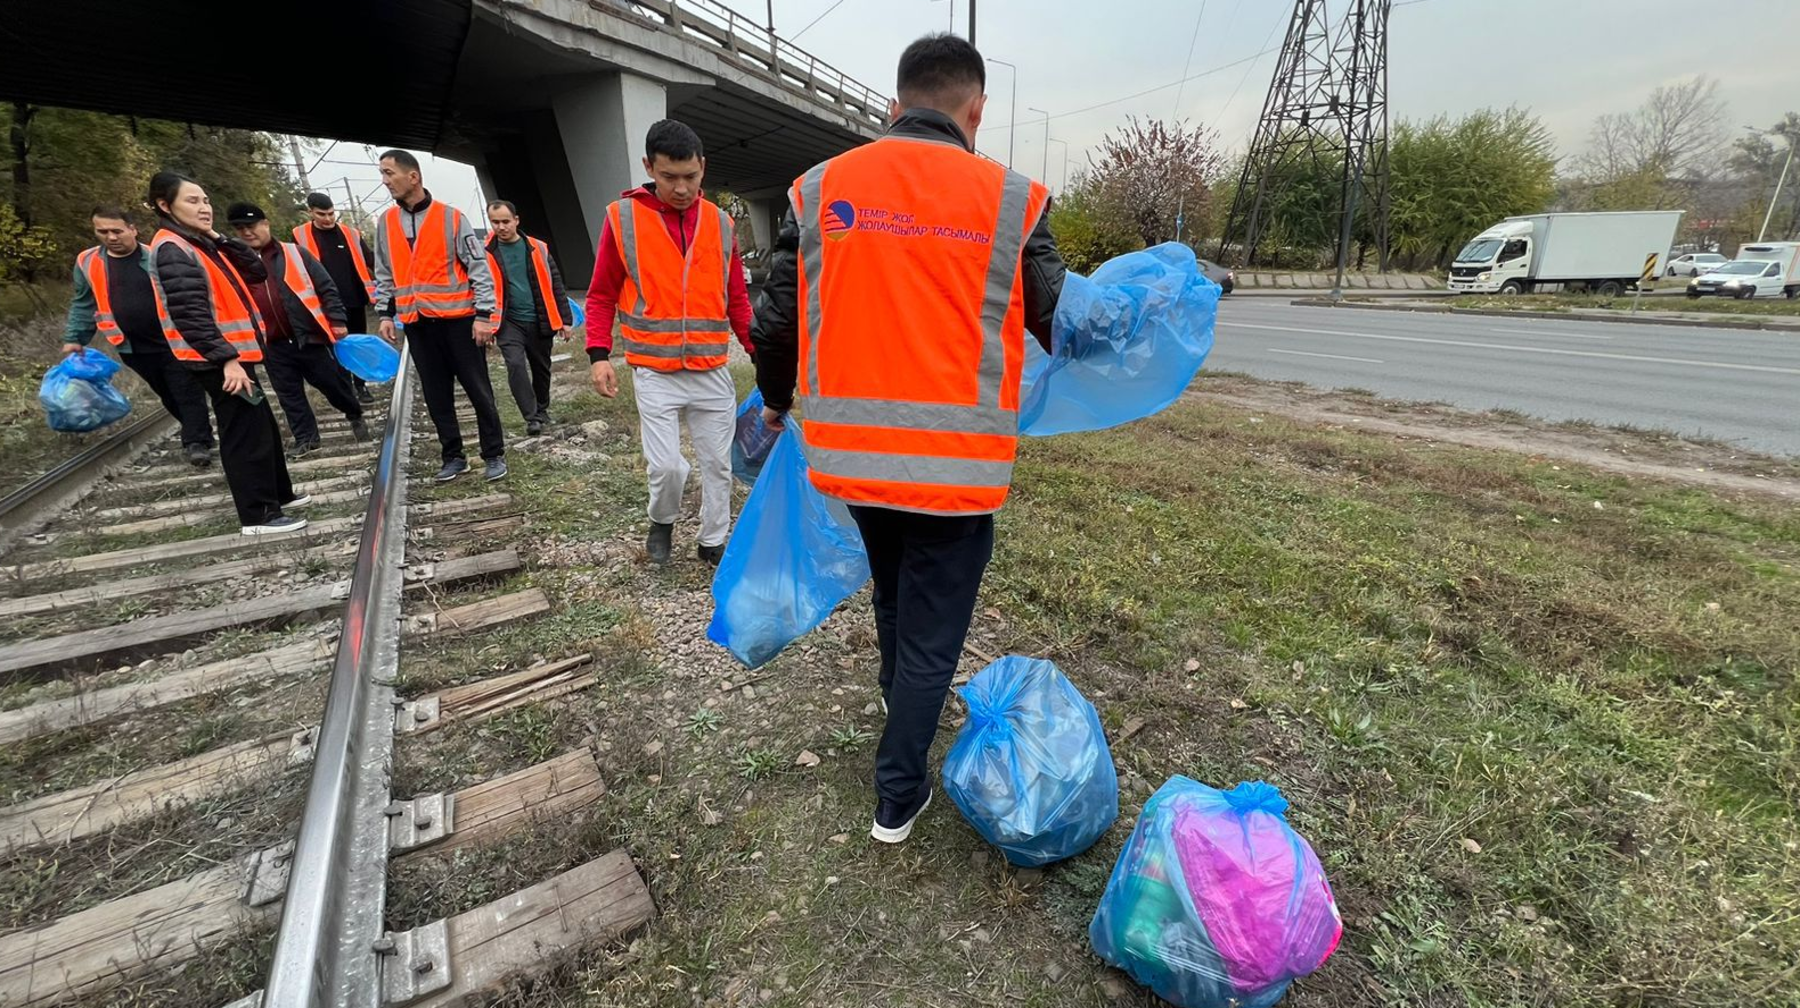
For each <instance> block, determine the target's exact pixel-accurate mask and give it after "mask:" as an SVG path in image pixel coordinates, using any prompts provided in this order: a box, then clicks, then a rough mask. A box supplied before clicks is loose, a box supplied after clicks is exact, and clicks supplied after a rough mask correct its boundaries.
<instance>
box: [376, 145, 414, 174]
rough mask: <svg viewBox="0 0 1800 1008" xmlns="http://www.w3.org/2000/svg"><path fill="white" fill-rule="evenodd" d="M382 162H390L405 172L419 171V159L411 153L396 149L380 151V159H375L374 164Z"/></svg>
mask: <svg viewBox="0 0 1800 1008" xmlns="http://www.w3.org/2000/svg"><path fill="white" fill-rule="evenodd" d="M382 161H392V162H394V163H395V164H397V165H399V166H400V167H402V168H404V169H406V170H407V171H418V170H419V159H418V158H416V157H413V156H412V154H411V153H409V152H407V151H403V150H400V149H399V148H397V147H396V148H395V149H393V150H388V151H382V152H381V157H379V158H377V159H376V162H377V163H380V162H382Z"/></svg>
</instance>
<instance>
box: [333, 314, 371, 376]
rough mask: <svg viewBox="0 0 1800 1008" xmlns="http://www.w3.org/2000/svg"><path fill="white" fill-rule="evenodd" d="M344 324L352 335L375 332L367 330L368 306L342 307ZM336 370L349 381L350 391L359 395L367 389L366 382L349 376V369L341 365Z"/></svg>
mask: <svg viewBox="0 0 1800 1008" xmlns="http://www.w3.org/2000/svg"><path fill="white" fill-rule="evenodd" d="M344 324H345V325H346V326H348V327H349V329H350V331H351V332H353V333H370V334H372V333H374V331H375V330H373V329H370V328H369V306H368V305H360V306H358V307H355V308H352V307H350V306H349V305H345V306H344ZM338 368H339V369H340V370H342V371H343V372H344V377H345V378H347V379H349V380H350V390H351V391H352V392H358V393H360V392H362V390H363V389H365V388H368V387H369V383H368V382H365V381H363V380H362V379H361V378H358V377H356V376H355V375H353V374H351V373H350V369H349V368H346V367H344V366H343V365H342V364H340V365H338Z"/></svg>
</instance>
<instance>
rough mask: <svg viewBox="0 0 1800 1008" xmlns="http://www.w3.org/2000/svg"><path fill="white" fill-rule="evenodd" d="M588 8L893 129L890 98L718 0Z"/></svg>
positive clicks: (601, 3)
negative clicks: (646, 26) (693, 45)
mask: <svg viewBox="0 0 1800 1008" xmlns="http://www.w3.org/2000/svg"><path fill="white" fill-rule="evenodd" d="M588 5H589V6H590V7H593V8H594V9H595V10H600V11H604V12H606V13H608V14H613V15H616V16H619V17H631V16H635V17H637V18H638V19H640V20H644V21H648V22H650V23H651V24H653V25H655V26H656V27H659V28H660V29H662V30H663V31H665V32H668V33H670V34H673V35H676V36H679V37H680V38H682V39H684V40H686V41H688V42H697V43H699V44H702V45H705V46H707V47H709V48H711V49H714V50H715V51H717V53H718V54H719V55H721V56H723V57H725V58H726V59H727V60H728V61H730V62H731V63H732V64H734V65H735V66H737V67H739V68H740V69H743V70H746V71H749V72H750V73H753V74H755V75H757V76H758V77H761V78H763V79H764V80H767V81H769V82H771V83H773V84H777V85H780V86H781V87H783V88H785V89H787V90H789V91H793V92H795V93H797V94H800V95H801V96H803V97H806V98H809V99H811V100H812V101H814V102H816V103H818V104H820V105H824V106H827V107H829V108H830V109H832V110H833V111H835V112H840V113H844V114H848V115H849V116H851V117H852V118H855V119H860V120H862V121H863V122H864V123H865V124H866V125H868V126H871V127H873V128H874V129H876V130H878V131H879V130H881V129H883V128H885V127H886V126H887V121H888V98H887V97H886V96H885V95H882V94H879V93H877V92H876V91H875V89H874V88H871V87H869V86H868V85H866V84H864V83H862V82H861V81H859V80H857V79H856V78H854V77H851V76H849V75H848V74H845V73H844V72H843V71H841V70H838V69H837V68H836V67H833V66H831V65H830V64H828V63H825V62H823V61H822V60H820V59H819V58H818V57H817V56H815V55H813V54H812V53H810V52H807V51H806V50H804V49H802V48H800V47H799V46H796V45H794V44H793V43H791V42H788V41H786V40H785V39H783V38H781V36H780V35H779V34H778V33H776V32H772V31H770V30H769V29H768V28H766V27H763V26H761V25H757V24H756V23H754V22H753V21H751V20H750V19H749V18H747V17H745V16H744V15H742V14H739V13H738V12H737V11H734V10H732V9H731V8H730V7H727V6H725V5H724V4H722V3H719V2H718V0H588ZM627 8H634V9H635V10H628V9H627Z"/></svg>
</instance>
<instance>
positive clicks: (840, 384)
mask: <svg viewBox="0 0 1800 1008" xmlns="http://www.w3.org/2000/svg"><path fill="white" fill-rule="evenodd" d="M1048 198H1049V193H1048V191H1047V190H1046V189H1045V188H1044V187H1043V186H1041V185H1039V184H1037V183H1036V182H1033V181H1031V180H1030V179H1028V178H1026V177H1025V176H1023V175H1020V174H1017V173H1015V172H1011V171H1008V170H1007V169H1006V168H1004V167H1002V166H1001V165H999V164H996V163H994V162H992V161H988V160H986V159H984V158H981V157H977V156H976V155H974V154H971V153H970V152H969V151H967V150H965V149H964V148H962V147H961V146H960V145H958V144H955V143H951V142H949V141H944V142H937V141H930V140H914V139H910V138H904V137H888V138H885V139H882V140H878V141H876V142H875V143H872V144H867V145H865V146H862V147H859V148H856V149H854V150H851V151H849V152H848V153H845V154H841V155H839V156H837V157H835V158H833V159H831V160H830V161H827V162H825V163H824V164H821V165H818V166H817V167H815V168H813V169H812V170H811V171H809V172H807V173H806V174H805V175H803V176H801V177H800V179H798V180H797V181H796V182H795V183H794V186H793V188H792V189H791V190H790V191H789V199H790V200H791V201H792V202H793V206H794V214H795V217H796V219H797V220H798V221H799V223H800V291H799V294H800V296H799V308H800V362H801V366H800V370H799V379H800V389H799V398H800V406H801V410H802V412H803V413H804V415H805V418H806V447H805V452H806V460H807V463H808V465H809V467H810V469H811V478H812V482H813V485H814V486H815V487H816V488H818V490H819V491H820V492H821V493H824V494H826V495H827V496H830V497H835V498H837V499H839V500H843V501H848V502H850V503H853V504H870V505H875V506H879V507H886V508H893V509H896V510H902V511H916V512H921V513H925V514H944V515H969V514H987V513H991V512H993V511H997V510H999V508H1000V506H1001V505H1002V504H1004V503H1005V502H1006V496H1007V493H1008V491H1009V490H1010V489H1011V485H1012V469H1013V459H1014V457H1015V456H1016V454H1017V451H1018V442H1019V382H1020V376H1021V374H1022V372H1023V370H1024V362H1025V308H1024V286H1023V282H1022V280H1021V275H1020V262H1021V259H1022V256H1023V254H1024V248H1025V240H1026V238H1027V236H1029V235H1030V234H1031V231H1032V229H1033V228H1034V227H1036V226H1037V221H1038V217H1039V216H1040V215H1041V214H1042V213H1043V212H1044V206H1045V204H1046V202H1047V200H1048Z"/></svg>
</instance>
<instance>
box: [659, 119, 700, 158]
mask: <svg viewBox="0 0 1800 1008" xmlns="http://www.w3.org/2000/svg"><path fill="white" fill-rule="evenodd" d="M658 154H661V155H662V156H663V157H666V158H668V159H669V160H670V161H686V160H688V159H689V158H697V157H705V156H706V152H705V151H704V150H703V149H702V148H701V146H700V134H698V133H695V132H694V130H693V127H691V126H689V125H688V124H687V123H684V122H678V121H676V120H674V119H664V120H661V121H660V122H658V123H656V125H654V126H651V127H650V132H649V133H647V134H645V135H644V157H646V158H649V159H650V160H651V161H655V160H656V155H658Z"/></svg>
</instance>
